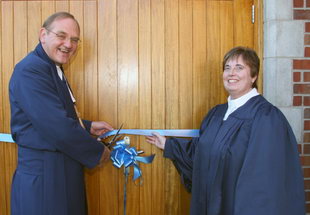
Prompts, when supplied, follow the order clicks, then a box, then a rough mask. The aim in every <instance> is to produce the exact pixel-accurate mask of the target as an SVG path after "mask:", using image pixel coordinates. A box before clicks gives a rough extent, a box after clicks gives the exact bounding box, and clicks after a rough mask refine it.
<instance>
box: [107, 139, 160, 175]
mask: <svg viewBox="0 0 310 215" xmlns="http://www.w3.org/2000/svg"><path fill="white" fill-rule="evenodd" d="M141 153H143V151H137V150H136V148H135V147H129V144H128V143H126V140H120V141H117V142H116V145H115V146H114V147H113V150H112V152H111V160H112V161H113V165H114V166H115V167H117V168H121V167H122V166H123V165H124V167H125V168H128V167H130V166H133V169H134V174H133V180H136V179H138V178H139V177H140V176H141V175H142V172H141V169H140V167H139V165H138V162H142V163H151V162H152V161H153V159H154V156H155V155H150V156H147V157H141V156H138V155H139V154H141Z"/></svg>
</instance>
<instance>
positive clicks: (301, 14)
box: [294, 10, 310, 20]
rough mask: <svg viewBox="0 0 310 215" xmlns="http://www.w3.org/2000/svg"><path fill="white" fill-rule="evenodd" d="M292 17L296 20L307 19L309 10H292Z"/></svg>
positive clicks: (309, 14)
mask: <svg viewBox="0 0 310 215" xmlns="http://www.w3.org/2000/svg"><path fill="white" fill-rule="evenodd" d="M294 19H296V20H309V19H310V10H294Z"/></svg>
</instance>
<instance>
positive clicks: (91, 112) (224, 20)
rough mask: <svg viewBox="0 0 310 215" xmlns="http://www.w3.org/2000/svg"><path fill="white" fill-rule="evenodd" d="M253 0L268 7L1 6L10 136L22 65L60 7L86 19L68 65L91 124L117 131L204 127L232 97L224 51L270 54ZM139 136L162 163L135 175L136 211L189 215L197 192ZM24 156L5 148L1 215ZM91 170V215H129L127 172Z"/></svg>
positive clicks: (104, 1)
mask: <svg viewBox="0 0 310 215" xmlns="http://www.w3.org/2000/svg"><path fill="white" fill-rule="evenodd" d="M252 2H254V3H255V4H257V5H258V6H259V7H258V9H259V10H260V11H261V10H262V3H261V2H260V1H257V0H255V1H252V0H78V1H77V0H71V1H69V0H63V1H58V0H44V1H41V0H40V1H39V0H33V1H1V0H0V3H1V16H0V19H1V28H0V29H1V34H0V35H1V37H0V50H1V52H0V66H1V75H0V79H1V83H3V84H1V85H0V89H1V95H2V99H1V100H0V120H1V124H0V129H1V132H3V133H8V132H9V131H10V129H9V120H10V112H9V102H8V90H7V86H8V82H9V78H10V76H11V73H12V70H13V67H14V64H15V63H16V62H17V61H19V60H20V59H21V58H22V57H24V56H25V55H26V53H27V52H29V51H31V50H33V48H34V47H35V46H36V44H37V41H38V40H37V37H38V30H39V28H40V26H41V24H42V22H43V21H44V20H45V19H46V17H47V16H48V15H50V14H51V13H53V12H55V11H69V12H71V13H72V14H74V15H75V17H76V18H77V19H78V21H79V23H80V27H81V40H82V43H81V44H80V45H79V50H78V53H77V55H76V56H75V57H74V59H72V60H71V62H70V64H69V65H67V66H66V67H65V69H66V75H67V77H68V79H69V81H70V83H71V86H72V88H73V91H74V94H75V97H76V98H77V104H78V109H79V110H80V112H81V114H82V116H83V117H84V118H86V119H90V120H105V121H107V122H109V123H110V124H112V125H113V126H114V127H115V128H118V127H119V126H120V124H121V123H124V128H144V129H150V128H153V129H171V128H176V129H177V128H195V129H197V128H199V125H200V122H201V120H202V119H203V117H204V116H205V114H206V113H207V112H208V110H209V109H210V108H211V107H213V106H214V105H216V104H218V103H223V102H225V101H226V97H227V94H226V92H225V91H224V89H223V85H222V80H221V79H222V65H221V61H222V58H223V55H224V54H225V53H226V52H227V51H228V50H229V49H231V48H232V47H234V46H237V45H244V46H249V47H253V48H255V49H257V51H258V53H261V50H259V49H260V47H261V41H259V40H260V38H261V34H262V30H261V29H262V24H261V23H262V20H261V19H262V17H261V16H258V15H256V16H257V18H258V20H257V21H258V22H259V24H257V23H255V24H253V23H252V22H251V13H252V12H251V8H252ZM14 14H20V16H14ZM258 14H260V13H258ZM12 47H13V48H12ZM260 85H261V84H260ZM130 137H131V146H135V147H136V148H137V149H139V150H143V151H144V152H145V155H143V156H147V155H150V154H156V157H155V159H154V161H153V163H152V164H140V168H141V170H142V175H143V176H142V177H143V183H142V185H137V184H139V182H138V183H137V182H136V183H134V182H133V181H132V170H131V175H130V176H129V180H128V185H127V214H129V215H131V214H135V215H136V214H141V215H144V214H154V215H157V214H165V215H168V214H172V215H174V214H177V215H179V214H189V207H190V206H189V205H190V194H188V193H187V192H186V191H185V189H184V188H183V185H182V184H181V182H180V179H179V175H178V173H177V171H176V170H175V168H174V166H173V164H172V162H171V161H169V160H167V159H164V158H163V156H162V151H161V150H159V149H157V148H155V147H153V146H151V145H149V144H147V143H146V142H145V139H144V137H136V136H130ZM16 152H17V147H16V145H15V144H10V143H2V142H1V143H0V156H1V157H3V159H2V160H1V161H0V176H1V177H0V190H4V192H1V194H0V213H1V214H9V211H10V209H9V205H10V198H9V197H10V185H11V178H12V175H13V172H14V169H15V166H16V159H17V158H16ZM85 173H86V174H85V175H86V176H85V178H86V189H87V197H88V205H89V207H88V208H89V214H96V215H97V214H98V215H100V214H109V215H118V214H123V211H124V205H123V198H124V192H123V186H124V174H123V169H117V168H115V167H114V166H112V164H111V163H109V164H107V165H106V166H105V167H103V168H95V169H92V170H85Z"/></svg>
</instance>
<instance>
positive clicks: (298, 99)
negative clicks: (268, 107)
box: [293, 96, 302, 106]
mask: <svg viewBox="0 0 310 215" xmlns="http://www.w3.org/2000/svg"><path fill="white" fill-rule="evenodd" d="M301 104H302V96H294V98H293V106H301Z"/></svg>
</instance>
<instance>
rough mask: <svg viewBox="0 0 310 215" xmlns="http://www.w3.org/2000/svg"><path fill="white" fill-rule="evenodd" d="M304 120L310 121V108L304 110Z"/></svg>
mask: <svg viewBox="0 0 310 215" xmlns="http://www.w3.org/2000/svg"><path fill="white" fill-rule="evenodd" d="M304 118H305V119H310V108H305V110H304Z"/></svg>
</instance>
